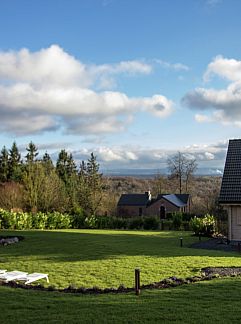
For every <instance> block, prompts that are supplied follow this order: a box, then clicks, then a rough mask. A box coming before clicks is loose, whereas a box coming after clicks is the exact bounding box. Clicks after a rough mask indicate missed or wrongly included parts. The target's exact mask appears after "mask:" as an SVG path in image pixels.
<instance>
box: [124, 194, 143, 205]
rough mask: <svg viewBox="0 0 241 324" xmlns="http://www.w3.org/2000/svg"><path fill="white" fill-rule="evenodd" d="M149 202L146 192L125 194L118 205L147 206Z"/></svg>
mask: <svg viewBox="0 0 241 324" xmlns="http://www.w3.org/2000/svg"><path fill="white" fill-rule="evenodd" d="M148 202H149V199H148V196H147V195H146V194H123V195H121V197H120V200H119V202H118V206H125V205H127V206H146V205H147V204H148Z"/></svg>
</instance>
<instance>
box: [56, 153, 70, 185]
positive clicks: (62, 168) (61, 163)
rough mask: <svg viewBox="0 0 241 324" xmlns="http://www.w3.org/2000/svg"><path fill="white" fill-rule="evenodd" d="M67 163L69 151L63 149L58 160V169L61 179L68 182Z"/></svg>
mask: <svg viewBox="0 0 241 324" xmlns="http://www.w3.org/2000/svg"><path fill="white" fill-rule="evenodd" d="M67 164H68V153H67V152H66V151H65V150H61V151H60V153H59V156H58V159H57V162H56V171H57V174H58V176H59V177H60V179H61V180H62V181H63V182H64V183H65V184H66V183H67V178H68V176H67Z"/></svg>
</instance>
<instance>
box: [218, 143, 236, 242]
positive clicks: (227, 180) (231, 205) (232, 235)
mask: <svg viewBox="0 0 241 324" xmlns="http://www.w3.org/2000/svg"><path fill="white" fill-rule="evenodd" d="M219 203H220V205H222V206H223V207H224V209H225V210H226V211H227V213H228V239H229V240H230V241H232V242H238V241H241V139H233V140H230V141H229V145H228V151H227V156H226V162H225V167H224V173H223V179H222V185H221V190H220V195H219Z"/></svg>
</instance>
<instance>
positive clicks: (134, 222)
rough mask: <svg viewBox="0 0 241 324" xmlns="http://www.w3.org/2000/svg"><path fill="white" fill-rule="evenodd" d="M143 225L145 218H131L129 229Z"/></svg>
mask: <svg viewBox="0 0 241 324" xmlns="http://www.w3.org/2000/svg"><path fill="white" fill-rule="evenodd" d="M143 225H144V222H143V219H142V218H141V217H139V218H133V219H130V222H129V226H128V227H129V229H141V228H142V227H143Z"/></svg>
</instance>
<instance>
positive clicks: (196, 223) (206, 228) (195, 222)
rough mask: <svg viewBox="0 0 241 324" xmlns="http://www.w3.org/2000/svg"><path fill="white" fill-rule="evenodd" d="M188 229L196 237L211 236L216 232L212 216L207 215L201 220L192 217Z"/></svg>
mask: <svg viewBox="0 0 241 324" xmlns="http://www.w3.org/2000/svg"><path fill="white" fill-rule="evenodd" d="M190 227H191V229H192V230H193V231H194V233H195V234H196V235H203V236H212V235H213V234H214V233H215V231H216V221H215V218H214V216H211V215H209V214H207V215H205V216H204V217H203V218H198V217H196V216H195V217H194V218H192V219H191V220H190Z"/></svg>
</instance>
